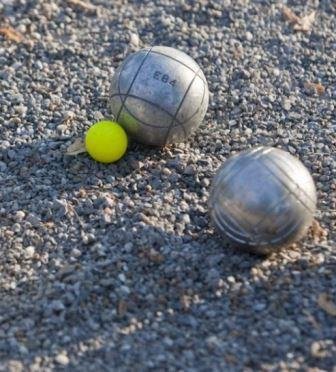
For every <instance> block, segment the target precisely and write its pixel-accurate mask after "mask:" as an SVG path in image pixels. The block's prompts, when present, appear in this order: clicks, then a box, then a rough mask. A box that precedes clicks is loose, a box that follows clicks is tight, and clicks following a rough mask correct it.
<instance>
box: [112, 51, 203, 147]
mask: <svg viewBox="0 0 336 372" xmlns="http://www.w3.org/2000/svg"><path fill="white" fill-rule="evenodd" d="M208 101H209V91H208V85H207V82H206V79H205V77H204V74H203V72H202V70H201V69H200V67H199V66H198V64H197V63H196V62H195V61H194V60H193V59H192V58H191V57H189V56H188V55H187V54H185V53H183V52H181V51H179V50H176V49H174V48H169V47H164V46H154V47H152V48H146V49H142V50H140V51H138V52H136V53H134V54H131V55H130V56H128V57H127V58H126V59H125V61H124V62H123V63H122V64H121V65H120V66H119V67H118V69H117V70H116V72H115V74H114V75H113V78H112V83H111V94H110V108H111V111H112V114H113V115H114V117H115V120H116V121H117V122H118V123H120V124H121V125H122V126H123V127H124V129H125V130H126V131H127V132H128V134H129V135H130V136H131V137H132V138H134V139H136V140H137V141H139V142H142V143H145V144H149V145H155V146H163V145H165V144H168V143H175V142H181V141H183V140H185V139H186V138H187V137H188V136H189V135H190V134H191V133H193V132H194V131H195V130H196V128H197V127H198V126H199V124H200V123H201V121H202V120H203V118H204V115H205V113H206V110H207V107H208Z"/></svg>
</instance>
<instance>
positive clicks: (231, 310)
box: [0, 226, 334, 369]
mask: <svg viewBox="0 0 336 372" xmlns="http://www.w3.org/2000/svg"><path fill="white" fill-rule="evenodd" d="M126 233H127V232H125V230H123V229H122V228H119V229H118V230H116V231H115V232H114V234H113V236H114V237H115V241H118V234H120V235H124V234H126ZM108 236H109V235H108ZM111 236H112V235H111ZM111 236H109V238H111ZM143 236H150V237H151V239H149V240H148V241H147V243H144V240H143V239H142V238H141V237H143ZM99 240H100V242H95V243H90V244H86V245H85V246H82V247H78V248H80V249H82V255H81V257H79V258H78V259H76V260H74V259H72V258H71V255H70V254H67V252H66V251H64V250H63V251H62V250H60V249H59V248H60V247H57V246H55V250H57V251H58V253H57V255H56V256H55V257H54V258H52V257H50V260H48V261H47V262H45V264H44V265H43V267H42V268H41V267H35V266H34V264H32V265H31V266H30V270H33V271H34V275H32V280H31V281H23V282H18V283H17V286H16V288H15V289H9V290H8V289H6V290H5V289H4V288H2V289H1V293H2V300H1V301H0V306H1V309H0V313H1V317H0V327H1V328H0V329H1V332H2V337H1V338H0V357H1V360H2V361H3V362H5V361H6V360H9V359H16V358H19V359H23V360H25V362H26V363H27V364H28V363H31V362H32V361H33V360H35V361H36V360H37V359H36V357H38V358H39V359H38V361H39V362H38V363H39V365H40V367H43V357H46V356H49V357H50V356H51V355H57V354H58V353H59V352H60V351H61V350H66V351H67V354H68V355H69V356H71V355H72V354H73V353H75V352H76V355H80V354H82V355H83V357H84V355H86V356H85V359H86V360H87V357H88V356H89V357H91V358H92V359H94V360H95V363H96V364H95V366H99V365H100V366H102V367H103V366H104V367H106V366H108V367H109V368H118V367H120V366H123V367H125V368H126V367H129V368H131V367H132V366H134V365H135V364H138V365H146V363H147V362H148V360H152V361H153V363H152V364H153V367H155V368H164V367H165V363H166V362H167V360H166V359H165V358H167V357H168V358H169V356H171V358H172V359H171V360H170V363H171V366H173V367H175V368H183V367H185V366H186V365H187V364H186V363H187V359H188V358H187V355H188V352H189V353H190V350H193V353H195V355H197V358H198V360H199V366H200V368H201V367H202V365H203V364H204V366H206V365H207V363H209V360H211V358H212V357H214V358H215V360H216V361H218V356H221V360H222V364H221V365H218V367H221V368H223V367H226V368H242V367H243V366H245V367H250V368H258V369H259V368H261V367H262V366H263V363H266V364H267V363H270V362H272V363H276V362H281V361H284V360H288V358H290V359H293V360H300V356H301V355H309V353H310V347H311V344H312V343H313V342H314V341H319V340H321V339H328V337H329V338H330V337H332V332H333V327H334V324H333V319H332V317H331V316H329V315H327V314H326V313H325V312H324V311H323V310H322V309H320V308H319V307H318V305H317V303H316V298H317V296H318V295H319V290H322V289H323V288H324V286H325V285H326V283H328V282H329V284H330V285H332V281H333V279H332V268H331V267H329V266H328V265H324V267H323V268H322V266H320V265H317V264H314V263H313V262H310V261H309V260H306V259H304V258H302V257H300V256H298V257H297V259H294V260H292V261H291V262H289V261H288V262H287V263H286V264H284V265H282V266H281V267H279V266H277V264H276V261H273V262H272V260H270V261H269V260H263V259H261V258H258V257H254V256H250V255H247V254H243V253H236V252H234V251H232V250H230V249H223V247H222V246H221V245H220V244H219V243H218V241H216V239H214V237H213V236H209V237H205V236H203V235H201V234H200V235H199V236H196V237H195V238H194V239H190V236H177V235H175V234H169V233H167V232H165V231H163V230H162V229H158V228H155V227H151V226H141V227H139V228H138V230H137V231H136V232H134V236H133V239H132V243H130V244H126V245H124V246H119V245H118V244H114V242H113V241H112V240H111V241H110V244H109V245H106V244H104V238H103V237H102V238H101V239H99ZM69 243H71V242H69ZM101 243H102V244H101ZM65 244H67V243H66V242H65ZM39 253H41V254H42V251H41V252H39ZM265 272H268V274H267V277H266V276H264V275H265ZM302 282H305V284H306V287H307V286H308V287H309V286H311V288H312V290H311V292H310V293H307V292H305V293H300V283H302ZM319 283H320V284H319ZM322 283H323V284H322ZM26 294H29V298H27V296H26ZM320 323H321V324H329V331H330V334H326V333H325V332H328V327H323V329H321V327H320V325H319V324H320ZM168 329H169V332H167V330H168ZM265 329H273V332H274V339H272V340H270V339H269V338H268V336H267V337H266V336H264V335H263V330H265ZM7 330H10V333H7ZM37 334H38V337H36V335H37ZM167 334H169V335H170V338H168V337H166V335H167ZM174 335H175V337H176V338H174ZM171 337H172V338H171ZM279 343H281V347H280V346H279ZM87 345H90V351H87V347H88V346H87ZM139 345H142V347H140V348H139ZM237 347H238V348H239V349H240V350H241V352H242V357H241V358H240V357H239V353H238V351H237ZM51 350H52V351H51ZM261 350H263V352H262V353H261V352H260V351H261ZM78 351H80V352H78ZM322 351H323V357H320V356H316V357H314V356H312V357H311V359H310V360H309V363H310V366H311V367H321V368H323V367H324V366H325V365H326V363H327V364H328V363H332V345H330V343H329V344H328V343H327V344H326V346H325V349H323V350H322ZM163 353H164V355H166V357H165V358H163V359H162V358H161V359H160V358H158V355H160V354H163ZM289 354H291V355H292V356H289ZM176 355H181V360H177V359H176ZM254 355H257V356H258V358H257V359H256V358H254ZM186 358H187V359H186ZM209 358H210V359H209ZM70 360H71V358H70ZM78 360H79V363H78V364H76V365H72V364H70V365H71V367H72V368H80V358H78Z"/></svg>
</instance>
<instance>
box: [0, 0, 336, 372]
mask: <svg viewBox="0 0 336 372" xmlns="http://www.w3.org/2000/svg"><path fill="white" fill-rule="evenodd" d="M83 4H84V5H83ZM85 4H88V3H81V2H78V0H77V2H76V1H75V0H72V1H70V0H63V1H61V0H54V1H52V2H49V1H43V0H17V1H13V0H2V1H1V3H0V20H1V24H0V27H5V26H11V27H13V28H15V30H16V31H17V32H19V33H21V34H22V35H23V36H24V40H23V41H22V42H17V41H15V40H8V35H7V37H4V36H0V84H1V92H0V107H1V110H0V134H1V136H0V150H1V151H0V185H1V188H0V246H1V256H0V270H1V271H0V360H1V362H0V370H1V371H8V370H9V371H21V370H30V371H40V370H44V371H47V370H53V369H55V370H60V369H66V370H71V371H98V370H117V371H146V370H160V371H163V370H167V371H175V370H178V371H210V370H211V371H224V370H246V371H252V370H265V371H266V370H267V371H275V370H283V371H286V370H310V371H320V370H328V371H332V370H335V368H336V363H335V355H336V345H335V341H336V325H335V324H336V323H335V315H336V310H335V306H336V305H335V303H336V277H335V263H336V259H335V258H336V257H335V238H336V234H335V216H336V214H335V210H336V195H335V190H336V185H335V174H336V171H335V168H336V167H335V162H336V159H335V153H336V136H335V129H336V115H335V107H336V105H335V99H336V85H335V82H336V69H335V60H336V39H335V33H336V21H335V13H336V6H335V2H334V1H333V0H320V1H318V0H317V1H316V0H315V1H313V0H310V1H305V0H288V2H287V5H288V6H289V7H290V8H291V9H292V10H293V11H295V12H296V14H308V13H309V12H311V11H313V10H316V19H315V22H314V24H313V27H312V29H311V31H310V32H307V33H304V32H295V31H294V30H293V25H291V24H290V23H289V22H288V21H286V20H285V19H284V18H283V16H282V12H281V8H280V4H279V2H278V1H271V0H270V1H266V0H255V1H252V0H251V1H248V0H222V1H218V2H212V1H211V2H210V1H204V0H198V1H189V0H184V1H182V0H181V1H172V0H146V1H136V0H133V1H131V0H129V1H127V0H117V1H109V0H92V1H91V2H90V3H89V5H86V6H85ZM2 33H4V31H3V30H2ZM9 36H10V35H9ZM12 39H13V37H12ZM14 39H15V37H14ZM157 44H162V45H167V46H173V47H176V48H179V49H181V50H184V51H185V52H187V53H188V54H190V55H191V56H192V57H193V58H195V59H196V61H197V62H198V63H199V64H200V65H201V66H202V68H203V69H204V73H205V75H206V77H207V79H208V82H209V89H210V91H211V96H210V99H211V101H210V106H209V110H208V113H207V116H206V118H205V120H204V123H203V124H202V126H201V128H200V130H198V132H197V134H196V135H195V136H194V137H193V138H191V139H190V141H188V142H186V143H184V144H179V145H176V146H172V147H170V148H166V149H153V148H148V147H145V146H140V145H137V144H132V145H131V147H130V149H129V151H128V153H127V155H126V156H125V157H124V159H123V160H121V161H120V162H118V163H117V164H114V165H108V166H105V165H101V164H97V163H95V162H94V161H93V160H91V159H90V158H89V157H88V156H86V155H85V154H82V155H78V156H76V157H70V156H65V155H64V153H65V151H66V148H67V147H68V146H69V144H70V143H71V142H72V141H73V140H74V138H77V137H79V136H81V135H82V134H83V133H84V131H85V130H86V129H87V128H88V127H89V125H90V124H91V123H92V122H93V121H95V120H97V119H99V118H101V117H103V116H105V115H107V114H108V112H107V100H106V97H107V94H108V89H109V79H110V77H111V76H112V74H113V72H114V69H115V68H116V67H117V66H118V65H119V64H120V63H121V61H122V60H123V59H124V58H125V56H126V55H127V54H129V53H130V52H132V51H134V50H137V49H138V48H141V47H145V46H148V45H157ZM307 82H311V83H321V85H319V86H317V88H318V89H315V90H314V89H313V88H314V87H313V88H309V87H308V86H307ZM323 87H325V91H324V89H323ZM260 144H265V145H273V146H278V147H281V148H283V149H285V150H288V151H289V152H290V153H292V154H294V155H296V156H298V157H299V158H300V159H301V160H302V161H303V162H304V164H305V165H306V166H307V167H308V168H309V169H310V170H311V172H312V174H313V177H314V179H315V181H316V185H317V189H318V199H319V202H318V208H319V210H318V213H317V216H316V217H317V220H318V221H319V222H320V224H321V226H322V228H323V229H324V230H325V232H326V233H327V234H328V235H327V236H326V237H324V238H322V239H320V241H318V242H317V241H316V239H315V240H314V238H313V234H310V235H308V236H307V237H306V238H305V239H303V241H301V242H300V243H298V244H297V245H296V246H294V247H292V249H290V250H286V251H283V252H280V253H277V254H274V255H272V256H270V257H268V258H260V257H255V256H252V255H248V254H245V253H241V252H236V251H234V250H232V249H230V248H229V247H224V246H223V245H222V244H221V241H220V239H218V237H217V236H216V234H215V233H214V231H213V229H212V228H211V226H210V224H209V218H208V214H207V199H208V194H209V184H210V182H211V179H212V177H213V175H214V173H215V171H216V169H217V168H218V167H219V165H220V164H221V163H222V162H223V161H224V160H225V159H226V158H227V157H228V156H229V155H230V154H233V153H235V152H237V151H240V150H244V149H247V148H250V147H253V146H255V145H260Z"/></svg>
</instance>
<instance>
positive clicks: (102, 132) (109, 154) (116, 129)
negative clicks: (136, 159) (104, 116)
mask: <svg viewBox="0 0 336 372" xmlns="http://www.w3.org/2000/svg"><path fill="white" fill-rule="evenodd" d="M127 143H128V141H127V135H126V132H125V131H124V129H123V128H122V127H121V126H120V125H119V124H118V123H116V122H114V121H111V120H102V121H99V122H98V123H95V124H93V125H92V126H91V127H90V128H89V130H88V131H87V132H86V136H85V147H86V151H87V152H88V153H89V154H90V155H91V156H92V158H93V159H94V160H96V161H99V162H100V163H113V162H115V161H117V160H119V159H120V158H121V157H122V156H123V155H124V154H125V152H126V149H127Z"/></svg>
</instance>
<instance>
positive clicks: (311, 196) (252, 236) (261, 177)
mask: <svg viewBox="0 0 336 372" xmlns="http://www.w3.org/2000/svg"><path fill="white" fill-rule="evenodd" d="M315 210H316V190H315V185H314V181H313V179H312V177H311V175H310V173H309V171H308V170H307V168H306V167H305V166H304V165H303V164H302V163H301V162H300V161H299V160H298V159H297V158H295V157H294V156H292V155H290V154H289V153H288V152H285V151H283V150H280V149H277V148H272V147H259V148H255V149H252V150H248V151H244V152H241V153H239V154H237V155H234V156H232V157H231V158H229V159H228V160H227V161H226V162H224V164H223V165H222V166H221V167H220V169H219V170H218V172H217V174H216V176H215V178H214V180H213V184H212V186H211V192H210V197H209V213H210V217H211V220H212V222H213V224H214V226H215V228H216V229H217V230H218V232H219V233H220V234H221V235H222V236H223V237H224V238H225V239H226V241H227V242H228V243H230V244H231V245H233V246H237V247H241V248H245V249H247V250H250V251H253V252H256V253H261V254H265V253H266V254H267V253H270V252H273V251H274V250H276V249H278V248H280V247H284V246H288V245H290V244H292V243H293V242H295V241H297V240H298V239H300V238H301V237H302V236H303V235H304V234H305V233H306V231H307V229H308V227H309V226H310V225H311V223H312V221H313V218H314V213H315Z"/></svg>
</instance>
